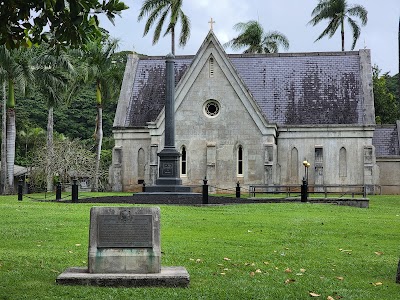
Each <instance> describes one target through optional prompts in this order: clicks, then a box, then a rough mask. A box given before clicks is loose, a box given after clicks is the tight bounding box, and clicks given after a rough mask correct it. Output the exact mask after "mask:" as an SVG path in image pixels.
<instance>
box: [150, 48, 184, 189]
mask: <svg viewBox="0 0 400 300" xmlns="http://www.w3.org/2000/svg"><path fill="white" fill-rule="evenodd" d="M174 58H175V57H174V56H173V55H172V54H168V55H167V56H166V74H165V75H166V76H165V77H166V87H165V121H164V124H165V130H164V149H163V150H161V152H159V153H158V157H159V158H160V165H159V170H158V178H157V180H156V184H155V185H152V186H147V187H146V192H150V193H152V192H183V193H188V192H190V187H187V186H182V180H181V179H180V177H179V174H180V170H179V157H180V153H179V152H178V151H177V150H176V148H175V71H174Z"/></svg>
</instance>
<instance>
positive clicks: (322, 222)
mask: <svg viewBox="0 0 400 300" xmlns="http://www.w3.org/2000/svg"><path fill="white" fill-rule="evenodd" d="M92 206H96V204H79V203H78V204H65V203H49V202H34V201H31V200H28V199H27V198H24V201H22V202H19V201H17V197H16V196H2V197H0V299H13V300H14V299H310V298H312V299H345V300H346V299H368V300H371V299H385V300H392V299H400V284H396V283H395V276H396V271H397V264H398V261H399V257H400V196H373V197H371V201H370V208H369V209H361V208H353V207H344V206H334V205H324V204H306V203H304V204H303V203H297V204H295V203H293V204H292V203H286V204H245V205H223V206H172V205H171V206H166V205H161V206H160V208H161V248H162V249H161V250H162V252H163V256H162V265H163V266H184V267H185V268H186V269H187V270H188V272H189V274H190V286H189V287H188V288H104V287H101V288H99V287H87V286H60V285H57V284H56V282H55V280H56V277H57V276H58V275H59V274H60V273H62V272H63V271H64V270H65V269H66V268H68V267H72V266H86V265H87V246H88V233H89V232H88V228H89V211H90V208H91V207H92ZM99 206H101V205H99ZM103 206H104V205H103ZM117 206H118V205H117ZM125 206H126V205H125ZM329 297H331V298H329Z"/></svg>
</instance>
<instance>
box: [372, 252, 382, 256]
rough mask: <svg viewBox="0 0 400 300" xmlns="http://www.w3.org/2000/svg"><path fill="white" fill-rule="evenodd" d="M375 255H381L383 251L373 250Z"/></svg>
mask: <svg viewBox="0 0 400 300" xmlns="http://www.w3.org/2000/svg"><path fill="white" fill-rule="evenodd" d="M374 253H375V254H376V255H378V256H379V255H382V254H383V252H381V251H377V252H374Z"/></svg>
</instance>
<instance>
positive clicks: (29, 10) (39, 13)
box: [0, 0, 128, 48]
mask: <svg viewBox="0 0 400 300" xmlns="http://www.w3.org/2000/svg"><path fill="white" fill-rule="evenodd" d="M127 8H128V6H126V5H125V3H124V2H121V1H120V0H103V1H99V0H45V1H43V0H7V1H0V45H6V47H7V48H18V47H20V46H25V47H26V46H30V45H31V44H35V43H37V44H39V43H41V42H42V41H48V42H50V43H51V44H55V45H60V46H72V47H80V46H81V45H83V44H85V43H86V42H87V41H89V40H91V39H94V38H98V37H100V36H101V31H100V28H99V27H98V25H99V21H98V18H97V14H99V13H104V14H106V16H107V17H108V19H109V20H110V21H111V22H112V23H113V20H114V18H115V15H119V14H120V13H121V11H122V10H125V9H127ZM50 33H51V34H50Z"/></svg>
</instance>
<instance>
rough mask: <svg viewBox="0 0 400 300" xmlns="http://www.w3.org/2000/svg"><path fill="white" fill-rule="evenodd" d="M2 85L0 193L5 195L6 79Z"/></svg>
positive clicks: (6, 189)
mask: <svg viewBox="0 0 400 300" xmlns="http://www.w3.org/2000/svg"><path fill="white" fill-rule="evenodd" d="M1 81H2V85H3V103H2V110H1V115H2V122H1V180H0V186H1V194H2V195H5V194H7V192H8V187H7V135H6V131H7V110H6V103H7V102H6V101H7V98H6V81H5V80H3V79H2V80H1Z"/></svg>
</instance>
